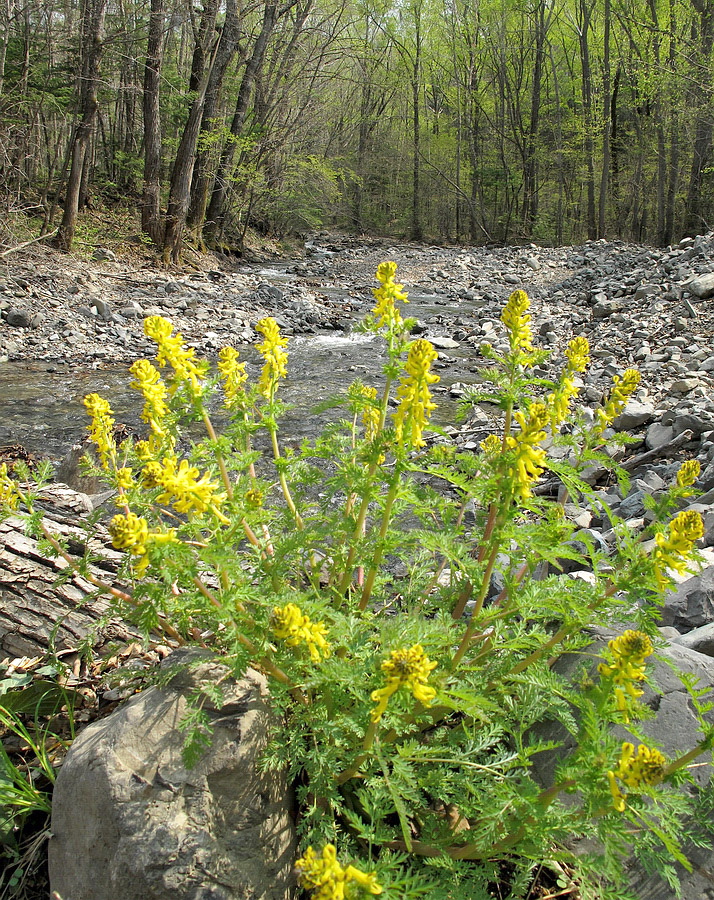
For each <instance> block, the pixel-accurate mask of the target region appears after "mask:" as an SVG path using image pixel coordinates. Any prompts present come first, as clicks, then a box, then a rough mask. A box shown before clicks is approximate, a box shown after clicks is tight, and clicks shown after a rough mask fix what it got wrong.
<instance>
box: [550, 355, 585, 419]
mask: <svg viewBox="0 0 714 900" xmlns="http://www.w3.org/2000/svg"><path fill="white" fill-rule="evenodd" d="M565 356H566V359H567V360H568V362H567V365H566V367H565V369H564V371H563V374H562V376H561V379H560V382H559V383H558V385H557V386H556V388H555V390H554V391H553V393H552V394H549V395H548V398H547V400H546V404H547V406H548V408H549V410H550V415H551V421H552V423H553V424H554V425H558V424H560V423H561V422H564V421H565V419H566V418H567V417H568V411H569V409H570V401H571V400H572V399H573V398H574V397H575V396H577V393H578V387H577V385H576V384H575V375H576V373H578V372H584V371H585V369H587V367H588V366H589V365H590V345H589V344H588V341H587V338H584V337H576V338H573V340H572V341H570V343H569V344H568V349H567V350H566V351H565Z"/></svg>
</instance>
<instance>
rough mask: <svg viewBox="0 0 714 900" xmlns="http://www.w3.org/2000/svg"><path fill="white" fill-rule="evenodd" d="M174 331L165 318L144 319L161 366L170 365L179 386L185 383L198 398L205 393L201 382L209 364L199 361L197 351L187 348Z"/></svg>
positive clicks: (148, 335) (145, 332) (145, 330)
mask: <svg viewBox="0 0 714 900" xmlns="http://www.w3.org/2000/svg"><path fill="white" fill-rule="evenodd" d="M173 330H174V327H173V325H172V324H171V322H169V320H168V319H164V318H163V316H148V318H146V319H144V334H145V335H146V336H147V337H148V338H151V340H152V341H154V342H155V343H156V346H157V348H158V352H157V354H156V359H157V362H158V363H159V365H160V366H165V365H167V364H168V365H170V366H171V368H172V369H173V370H174V376H175V380H176V382H177V384H178V383H181V382H183V383H185V384H186V386H187V387H188V390H189V392H190V393H191V394H192V396H193V397H195V398H198V397H200V396H201V394H202V392H203V386H202V383H201V382H202V380H203V378H204V377H205V375H206V369H207V368H208V363H206V362H203V361H200V360H197V359H196V351H195V350H194V349H193V348H192V347H185V346H184V343H183V338H182V337H181V335H180V334H179V333H177V334H173Z"/></svg>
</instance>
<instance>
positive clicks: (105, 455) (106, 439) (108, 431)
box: [84, 394, 116, 469]
mask: <svg viewBox="0 0 714 900" xmlns="http://www.w3.org/2000/svg"><path fill="white" fill-rule="evenodd" d="M84 406H85V409H86V410H87V412H88V413H89V415H90V416H91V417H92V422H91V424H90V426H89V437H90V438H91V439H92V441H93V442H94V446H95V447H96V448H97V450H98V451H99V459H100V460H101V463H102V468H103V469H107V468H108V467H109V458H110V457H113V456H114V455H115V454H116V445H115V443H114V435H113V428H114V419H113V417H112V408H111V406H110V405H109V402H108V401H107V400H104V399H103V398H102V397H100V396H99V394H87V396H86V397H85V398H84Z"/></svg>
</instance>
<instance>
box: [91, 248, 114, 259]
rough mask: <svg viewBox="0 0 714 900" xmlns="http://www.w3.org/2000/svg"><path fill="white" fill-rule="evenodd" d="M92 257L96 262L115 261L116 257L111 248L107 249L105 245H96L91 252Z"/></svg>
mask: <svg viewBox="0 0 714 900" xmlns="http://www.w3.org/2000/svg"><path fill="white" fill-rule="evenodd" d="M92 259H96V260H97V261H98V262H116V260H117V257H116V253H114V251H113V250H107V248H106V247H97V249H96V250H95V251H94V253H92Z"/></svg>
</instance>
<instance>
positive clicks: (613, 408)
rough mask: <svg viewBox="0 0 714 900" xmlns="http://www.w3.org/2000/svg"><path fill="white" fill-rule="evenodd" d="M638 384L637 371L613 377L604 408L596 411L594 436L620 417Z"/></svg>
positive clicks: (627, 370)
mask: <svg viewBox="0 0 714 900" xmlns="http://www.w3.org/2000/svg"><path fill="white" fill-rule="evenodd" d="M639 383H640V373H639V372H638V371H637V369H626V370H625V371H624V372H623V373H622V378H620V376H619V375H613V378H612V388H611V389H610V395H609V397H608V398H607V401H606V403H605V406H604V407H603V408H602V409H599V410H598V411H597V414H596V415H597V422H596V423H595V427H594V433H595V434H596V435H598V434H602V432H603V431H604V430H605V429H606V428H607V426H608V425H610V424H611V423H612V421H613V419H615V418H617V416H619V415H620V413H621V412H622V410H623V409H624V408H625V405H626V403H627V401H628V400H629V399H630V397H631V396H632V395H633V394H634V393H635V391H636V390H637V387H638V385H639Z"/></svg>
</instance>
